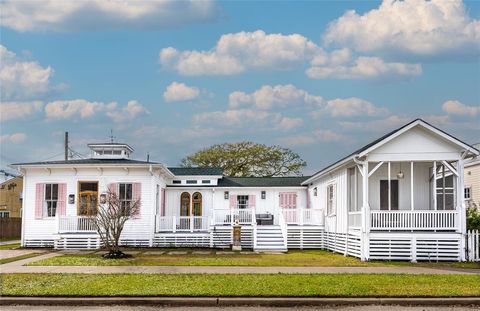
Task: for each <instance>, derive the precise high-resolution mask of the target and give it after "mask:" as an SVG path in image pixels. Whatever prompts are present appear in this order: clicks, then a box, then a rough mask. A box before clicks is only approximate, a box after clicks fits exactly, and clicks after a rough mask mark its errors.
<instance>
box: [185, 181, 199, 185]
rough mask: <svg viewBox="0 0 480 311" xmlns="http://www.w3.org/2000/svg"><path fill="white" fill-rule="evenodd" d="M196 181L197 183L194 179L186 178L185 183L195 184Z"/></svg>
mask: <svg viewBox="0 0 480 311" xmlns="http://www.w3.org/2000/svg"><path fill="white" fill-rule="evenodd" d="M196 183H197V181H196V180H187V184H190V185H192V184H196Z"/></svg>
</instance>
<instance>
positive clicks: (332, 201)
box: [325, 183, 337, 216]
mask: <svg viewBox="0 0 480 311" xmlns="http://www.w3.org/2000/svg"><path fill="white" fill-rule="evenodd" d="M330 191H331V192H330ZM336 192H337V184H336V183H330V184H328V185H327V188H326V193H325V199H326V201H327V216H334V215H335V213H336V211H337V193H336ZM330 194H331V196H330Z"/></svg>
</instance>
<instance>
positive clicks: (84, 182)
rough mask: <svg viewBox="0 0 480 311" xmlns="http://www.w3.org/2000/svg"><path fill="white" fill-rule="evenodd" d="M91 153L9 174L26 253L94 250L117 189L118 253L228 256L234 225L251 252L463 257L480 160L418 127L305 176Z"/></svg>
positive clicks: (101, 150) (96, 147)
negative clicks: (106, 197)
mask: <svg viewBox="0 0 480 311" xmlns="http://www.w3.org/2000/svg"><path fill="white" fill-rule="evenodd" d="M89 147H90V148H91V149H92V157H91V158H90V159H85V160H69V161H50V162H33V163H19V164H14V165H13V166H14V167H16V168H17V169H18V170H19V171H21V172H22V174H23V175H24V194H25V195H24V202H23V204H24V205H23V216H24V217H23V232H22V245H24V246H27V247H29V246H32V247H33V246H53V247H55V248H96V247H99V243H100V242H99V238H98V236H97V234H96V232H95V230H94V227H93V226H92V223H91V221H89V215H94V214H95V211H96V206H97V202H98V200H99V199H101V197H102V194H104V193H105V192H106V191H107V189H114V191H116V192H117V193H118V194H119V196H120V198H121V199H122V200H124V201H126V202H131V201H132V199H137V198H139V199H141V207H140V213H139V215H138V216H137V217H135V218H133V219H131V220H129V221H127V223H126V225H125V228H124V231H123V234H122V237H121V243H122V244H123V245H131V246H145V247H155V246H160V247H165V246H173V247H182V246H189V247H191V246H197V247H229V246H230V245H231V243H232V225H233V224H234V223H235V222H237V221H238V222H239V223H240V224H241V225H242V246H243V247H245V248H251V249H254V250H257V251H264V250H274V251H285V250H287V249H292V248H300V249H304V248H319V249H328V250H332V251H335V252H340V253H343V254H345V255H352V256H356V257H359V258H361V259H362V260H369V259H400V260H411V261H416V260H464V259H465V252H464V249H465V247H464V238H463V235H464V234H465V230H466V228H465V223H466V220H465V205H464V200H463V189H464V187H463V182H464V178H463V176H464V174H463V169H464V161H465V159H468V158H472V157H476V156H478V154H479V151H478V150H476V149H475V148H472V147H471V146H469V145H467V144H465V143H463V142H462V141H460V140H458V139H456V138H454V137H452V136H450V135H448V134H446V133H445V132H442V131H441V130H439V129H437V128H435V127H433V126H431V125H430V124H428V123H426V122H424V121H423V120H419V119H418V120H415V121H412V122H411V123H409V124H407V125H405V126H403V127H401V128H399V129H397V130H395V131H393V132H391V133H389V134H387V135H385V136H383V137H381V138H380V139H378V140H376V141H374V142H372V143H370V144H368V145H367V146H365V147H363V148H361V149H359V150H357V151H355V152H354V153H352V154H351V155H349V156H348V157H346V158H344V159H342V160H340V161H337V162H336V163H334V164H332V165H331V166H328V167H327V168H325V169H323V170H321V171H319V172H318V173H316V174H314V175H313V176H311V177H274V178H234V177H228V176H223V174H222V170H221V169H217V168H176V167H165V166H164V165H163V164H160V163H153V162H144V161H136V160H132V159H130V155H131V153H132V152H133V149H132V148H131V147H130V146H128V145H126V144H116V143H106V144H90V145H89ZM448 174H451V175H452V177H451V178H448ZM433 181H435V182H433Z"/></svg>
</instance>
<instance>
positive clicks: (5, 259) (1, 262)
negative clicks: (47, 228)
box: [0, 253, 43, 265]
mask: <svg viewBox="0 0 480 311" xmlns="http://www.w3.org/2000/svg"><path fill="white" fill-rule="evenodd" d="M39 255H43V253H29V254H23V255H20V256H15V257H8V258H2V259H0V265H3V264H6V263H9V262H14V261H17V260H22V259H27V258H32V257H36V256H39Z"/></svg>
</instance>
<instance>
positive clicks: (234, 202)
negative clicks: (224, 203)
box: [230, 195, 237, 209]
mask: <svg viewBox="0 0 480 311" xmlns="http://www.w3.org/2000/svg"><path fill="white" fill-rule="evenodd" d="M230 208H232V209H233V208H237V196H236V195H230Z"/></svg>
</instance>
